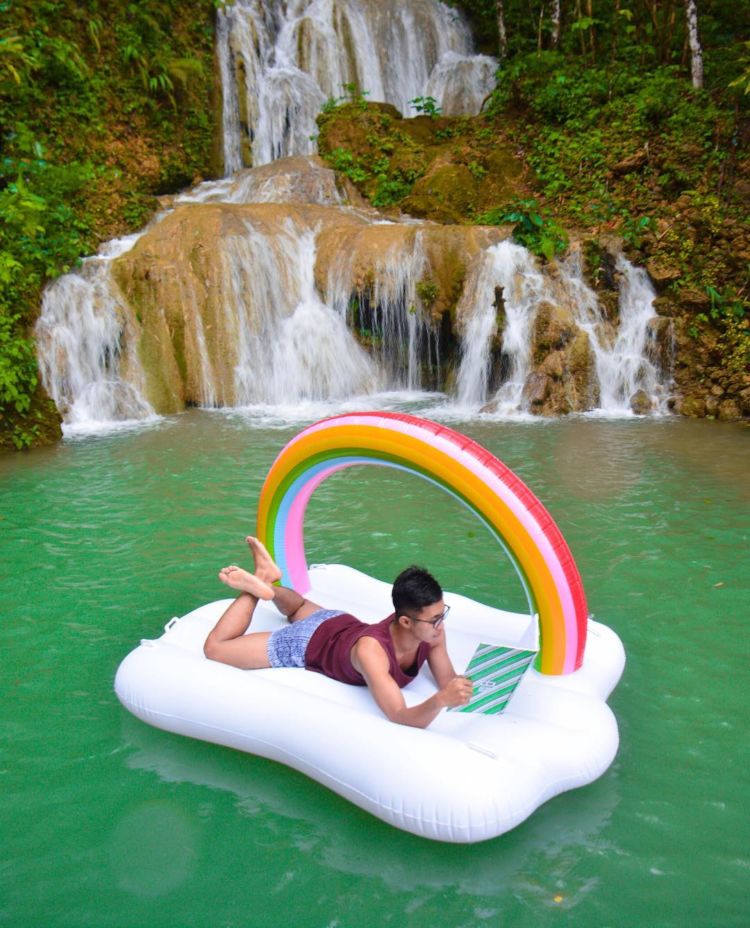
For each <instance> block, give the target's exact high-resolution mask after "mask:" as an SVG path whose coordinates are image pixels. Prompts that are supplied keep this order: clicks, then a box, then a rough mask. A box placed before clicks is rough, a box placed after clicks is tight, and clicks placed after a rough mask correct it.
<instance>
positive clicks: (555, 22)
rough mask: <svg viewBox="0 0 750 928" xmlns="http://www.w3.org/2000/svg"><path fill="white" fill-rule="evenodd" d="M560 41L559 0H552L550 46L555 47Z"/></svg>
mask: <svg viewBox="0 0 750 928" xmlns="http://www.w3.org/2000/svg"><path fill="white" fill-rule="evenodd" d="M559 41H560V0H552V36H551V38H550V42H551V44H552V48H557V44H558V42H559Z"/></svg>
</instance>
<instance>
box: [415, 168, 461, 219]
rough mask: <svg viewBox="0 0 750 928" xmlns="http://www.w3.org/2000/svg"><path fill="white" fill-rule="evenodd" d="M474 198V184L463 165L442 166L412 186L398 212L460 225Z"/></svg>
mask: <svg viewBox="0 0 750 928" xmlns="http://www.w3.org/2000/svg"><path fill="white" fill-rule="evenodd" d="M476 196H477V182H476V180H475V179H474V177H473V175H472V173H471V171H470V170H469V169H468V168H467V167H466V166H465V165H463V164H443V165H441V166H439V167H437V168H434V169H433V170H431V171H429V172H428V173H427V174H425V175H424V177H421V178H420V179H419V180H418V181H417V182H416V183H415V184H414V187H413V188H412V191H411V193H410V194H409V196H408V197H406V198H405V199H404V200H402V201H401V209H402V210H404V212H407V213H409V214H410V215H412V216H419V217H420V218H423V219H433V220H435V221H436V222H445V223H459V222H462V221H464V220H465V217H466V214H467V213H468V212H470V211H471V209H472V208H473V205H474V203H475V202H476Z"/></svg>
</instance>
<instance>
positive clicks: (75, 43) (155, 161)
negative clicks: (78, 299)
mask: <svg viewBox="0 0 750 928" xmlns="http://www.w3.org/2000/svg"><path fill="white" fill-rule="evenodd" d="M84 6H85V8H82V7H81V5H80V4H77V3H74V2H73V0H2V3H0V11H1V12H2V13H3V16H4V21H3V23H2V27H1V28H0V153H1V155H0V159H1V160H0V215H2V222H1V223H0V426H1V428H2V430H5V431H6V432H7V431H8V430H9V429H10V430H11V433H10V438H11V439H12V442H13V444H15V445H16V446H23V445H25V444H28V443H29V442H30V441H32V440H35V438H34V437H35V436H36V435H37V434H38V429H39V428H41V427H42V426H40V425H39V421H38V416H39V415H47V412H46V407H45V409H42V407H43V406H44V404H43V403H41V402H40V403H36V406H35V405H34V404H35V402H36V400H35V399H34V397H35V396H36V394H35V391H36V390H37V386H38V384H37V380H38V378H37V373H36V362H35V359H34V351H33V342H32V340H31V337H30V334H29V333H30V332H31V330H32V326H33V323H34V321H35V319H36V316H37V313H38V307H39V298H40V293H41V289H42V287H43V286H44V284H45V283H46V282H47V281H48V280H49V279H51V278H53V277H55V276H57V275H58V274H60V273H63V272H65V271H67V270H69V269H70V268H72V267H74V266H75V265H76V264H77V263H78V261H79V260H80V258H81V256H82V255H84V254H88V253H91V252H93V251H95V249H96V246H97V244H98V242H99V241H101V240H103V239H107V238H112V237H114V236H115V235H120V234H124V233H125V232H128V231H132V230H134V229H136V228H138V227H141V226H142V225H143V224H144V222H145V221H147V220H148V219H149V218H150V216H151V215H152V213H153V209H154V207H155V205H156V201H155V199H154V197H153V194H155V193H168V192H174V191H176V190H177V189H179V188H180V186H185V185H186V184H187V183H189V182H190V181H191V179H192V178H193V177H194V176H195V175H196V174H201V175H203V176H207V175H209V174H210V173H211V169H210V166H211V157H212V155H211V153H212V143H213V137H212V127H213V116H212V114H211V107H210V99H211V89H212V88H211V83H212V73H213V34H212V25H211V18H212V15H213V9H214V2H213V0H183V2H180V3H179V4H178V3H177V2H176V0H138V2H135V0H130V2H128V0H125V2H123V3H118V4H105V3H103V0H91V2H90V3H89V4H86V5H84ZM165 103H166V104H168V105H167V106H165V105H164V104H165ZM40 410H41V411H40ZM25 416H26V417H30V418H29V419H28V422H27V423H26V424H24V423H25V419H24V417H25ZM6 437H7V436H6ZM4 440H5V438H4V436H3V435H2V434H0V446H2V445H3V442H4ZM6 443H7V442H6Z"/></svg>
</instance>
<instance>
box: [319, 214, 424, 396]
mask: <svg viewBox="0 0 750 928" xmlns="http://www.w3.org/2000/svg"><path fill="white" fill-rule="evenodd" d="M426 264H427V258H426V256H425V253H424V249H423V245H422V236H421V235H420V233H419V232H417V233H416V235H415V236H414V238H413V241H412V244H411V247H410V248H409V250H408V251H407V250H406V249H405V248H404V247H403V246H402V247H391V248H389V249H388V250H387V251H386V252H385V254H384V255H382V256H381V257H379V258H378V259H377V261H376V262H375V269H374V275H373V277H374V279H373V285H372V288H371V289H370V290H369V291H368V292H367V293H366V294H364V293H360V294H359V295H358V297H357V299H356V300H355V301H354V302H353V301H352V297H351V294H352V292H354V291H355V290H356V286H355V283H354V276H355V275H354V271H353V268H352V257H351V256H349V258H348V259H347V258H345V259H344V260H343V261H341V262H340V263H338V264H337V265H336V266H335V267H334V268H333V269H332V271H331V272H330V273H329V278H328V284H327V288H326V302H327V303H329V304H330V305H331V306H333V307H335V308H336V310H337V311H338V314H339V316H340V317H341V318H345V317H346V316H347V315H348V316H349V322H350V324H351V325H352V326H353V328H355V329H357V330H358V331H359V333H360V335H361V336H363V337H364V338H366V339H367V340H368V341H370V343H371V345H372V354H373V356H374V357H376V358H377V359H378V362H379V367H380V369H381V370H382V371H383V372H384V374H385V375H386V378H387V383H388V385H389V387H390V388H391V389H406V390H421V389H422V387H423V385H424V383H423V371H422V362H423V360H424V364H425V367H426V374H427V378H428V379H429V380H430V381H431V382H432V383H433V384H439V383H440V346H439V336H438V333H436V332H435V331H434V327H433V326H432V325H431V323H430V321H429V319H428V318H427V315H426V313H425V310H424V307H423V305H422V300H421V298H420V296H419V292H418V290H419V287H418V284H419V281H420V280H421V279H422V278H423V277H424V274H425V269H426Z"/></svg>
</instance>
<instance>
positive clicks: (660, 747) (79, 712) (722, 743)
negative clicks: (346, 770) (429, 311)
mask: <svg viewBox="0 0 750 928" xmlns="http://www.w3.org/2000/svg"><path fill="white" fill-rule="evenodd" d="M452 424H453V423H452ZM455 427H457V428H459V429H460V430H461V431H464V432H466V433H467V434H469V435H470V436H471V437H473V438H475V439H477V440H478V441H480V442H481V443H483V444H484V445H485V446H487V447H488V448H490V449H491V450H492V451H493V452H494V453H495V454H497V455H498V456H499V457H500V458H501V459H502V460H504V461H505V462H506V463H507V464H508V465H509V466H510V467H512V468H513V469H514V470H516V471H517V473H518V474H519V475H520V476H521V477H522V479H524V480H525V482H526V483H527V484H529V486H530V487H531V488H532V489H533V490H534V491H535V492H536V494H537V495H538V496H539V497H541V499H542V500H543V501H544V502H545V504H546V505H547V507H548V508H549V509H550V511H551V512H552V514H553V516H554V517H555V519H556V521H557V522H558V524H559V526H560V528H561V529H562V531H563V533H564V534H565V536H566V539H567V540H568V543H569V545H570V547H571V548H572V550H573V552H574V554H575V556H576V559H577V561H578V565H579V569H580V571H581V574H582V576H583V578H584V582H585V585H586V590H587V595H588V599H589V606H590V608H591V610H592V611H593V612H594V613H595V615H596V616H597V618H599V619H600V620H601V621H603V622H605V623H606V624H608V625H610V626H612V627H613V628H614V629H615V630H616V631H617V632H618V633H619V635H620V636H621V638H622V639H623V641H624V644H625V648H626V651H627V655H628V664H627V668H626V671H625V675H624V677H623V679H622V681H621V683H620V685H619V686H618V687H617V689H616V690H615V692H614V694H613V696H612V697H611V700H610V704H611V705H612V707H613V709H614V711H615V714H616V715H617V718H618V720H619V723H620V734H621V748H620V752H619V755H618V757H617V759H616V761H615V763H614V765H613V766H612V768H611V769H610V770H609V771H608V773H607V774H606V775H605V776H604V777H603V778H601V779H600V780H598V781H597V782H596V783H594V784H593V785H591V786H589V787H587V788H584V789H581V790H577V791H575V792H572V793H567V794H565V795H563V796H561V797H558V798H557V799H555V800H553V801H552V802H550V803H548V804H547V805H545V806H544V807H542V808H541V809H540V810H539V811H538V812H537V813H536V814H534V815H533V816H532V817H531V818H530V819H529V820H528V821H527V822H526V823H525V824H523V825H522V826H521V827H519V828H517V829H516V830H515V831H513V832H511V833H509V834H507V835H504V836H501V837H500V838H497V839H495V840H493V841H490V842H487V843H485V844H481V845H475V846H470V847H463V846H451V845H441V844H436V843H433V842H428V841H425V840H422V839H418V838H415V837H412V836H410V835H406V834H404V833H401V832H399V831H396V830H394V829H392V828H390V827H389V826H387V825H385V824H383V823H381V822H380V821H378V820H376V819H374V818H372V817H370V816H368V815H367V814H365V813H364V812H362V811H360V810H358V809H356V808H354V807H353V806H351V805H349V804H348V803H346V802H344V801H343V800H341V799H339V798H338V797H336V796H334V795H333V794H331V793H329V792H328V791H326V790H325V789H324V788H322V787H320V786H318V785H317V784H315V783H313V782H312V781H309V780H307V779H306V778H305V777H303V776H302V775H300V774H298V773H296V772H294V771H291V770H288V769H286V768H284V767H281V766H279V765H276V764H273V763H271V762H268V761H264V760H261V759H258V758H255V757H251V756H248V755H243V754H240V753H237V752H233V751H230V750H226V749H223V748H218V747H215V746H213V745H209V744H204V743H201V742H194V741H191V740H188V739H184V738H179V737H177V736H174V735H169V734H166V733H163V732H160V731H157V730H155V729H151V728H149V727H148V726H146V725H144V724H142V723H140V722H139V721H137V720H136V719H135V718H133V717H132V716H130V715H129V714H128V713H127V712H126V711H125V710H124V709H122V708H121V707H120V705H119V703H118V702H117V700H116V698H115V696H114V694H113V691H112V681H113V677H114V674H115V670H116V668H117V665H118V663H119V661H120V660H121V659H122V658H123V657H124V655H125V654H126V653H127V652H128V651H129V650H130V649H131V648H133V647H134V646H135V645H136V644H137V643H138V641H139V640H140V638H141V637H155V636H156V635H158V633H159V631H160V629H161V627H162V626H163V624H164V623H165V622H166V621H167V620H168V619H169V618H170V617H172V616H173V615H181V614H184V613H185V612H187V611H189V610H190V609H192V608H194V607H195V606H197V605H199V604H201V603H204V602H207V601H210V600H212V599H218V598H221V597H223V596H224V595H225V590H224V588H223V587H221V585H220V584H219V583H218V581H217V580H216V571H217V570H218V568H219V567H220V566H222V565H223V564H225V563H230V562H232V561H236V560H238V559H241V558H242V557H243V546H242V540H241V539H242V537H243V535H244V534H245V533H246V532H247V531H248V530H250V529H252V527H253V523H254V513H255V505H256V499H257V495H258V491H259V488H260V485H261V482H262V479H263V477H264V475H265V473H266V471H267V469H268V467H269V465H270V463H271V461H272V460H273V457H274V456H275V454H276V453H277V452H278V450H279V449H280V447H281V446H282V444H283V443H284V442H285V441H286V440H287V439H288V438H289V437H291V435H292V434H294V432H295V431H296V428H293V427H286V428H279V429H273V428H268V427H264V428H261V427H259V426H257V425H253V424H252V423H249V422H247V421H245V420H243V419H242V418H241V417H240V416H231V415H219V414H213V415H212V414H209V413H203V412H191V413H189V414H186V415H184V416H181V417H178V418H176V419H173V420H169V421H166V422H164V423H162V424H161V425H159V426H157V427H154V428H151V429H148V430H143V431H139V432H132V433H121V434H114V435H110V436H107V437H98V438H88V439H84V440H77V441H68V442H66V443H64V444H63V445H61V446H60V447H56V448H54V449H51V450H43V451H38V452H34V453H30V454H25V455H22V456H10V457H6V458H0V532H1V535H0V537H1V539H2V540H1V542H0V563H2V575H1V576H2V579H1V581H0V582H1V583H2V599H1V601H2V604H3V621H2V626H1V631H0V634H2V654H3V673H2V677H1V678H0V685H1V687H2V702H1V704H0V705H1V708H0V713H1V715H0V726H1V727H0V731H1V732H2V747H3V750H2V758H1V759H0V774H1V776H2V779H0V797H1V798H0V809H1V810H2V818H1V824H2V867H1V869H0V924H1V925H9V926H22V928H36V926H39V928H57V926H71V928H73V926H75V928H84V926H96V928H110V926H123V928H130V926H134V928H140V926H143V928H158V926H175V928H182V926H200V928H209V926H210V928H213V926H252V928H265V926H269V928H271V926H273V928H275V926H280V925H289V926H295V928H308V926H309V928H327V926H331V928H333V926H336V928H355V926H356V928H360V926H363V928H369V926H381V925H390V924H393V925H406V926H409V928H423V926H424V928H427V926H449V928H454V926H455V928H459V926H462V928H479V926H493V928H497V926H502V928H506V926H516V925H519V926H526V925H529V926H532V925H533V926H547V925H571V926H580V928H587V926H597V928H603V926H618V928H619V926H631V925H638V926H664V928H667V926H674V928H684V926H706V928H722V926H746V925H748V923H750V904H749V903H748V899H747V890H748V887H750V847H749V846H748V837H747V801H746V793H747V785H748V773H747V771H748V767H749V765H750V757H749V756H748V753H749V752H748V731H747V724H748V713H747V709H746V701H745V700H746V693H747V692H748V659H747V642H748V634H747V621H748V618H749V617H750V616H749V613H750V608H749V606H750V596H749V595H748V583H749V581H748V570H747V562H748V534H749V533H750V489H749V487H748V483H749V482H748V480H747V475H748V463H749V462H750V455H749V454H748V450H749V444H748V442H749V440H750V432H749V431H748V430H747V429H744V428H742V427H740V426H735V425H723V424H717V423H706V422H701V423H696V422H687V421H659V422H647V421H635V420H633V421H623V422H606V421H589V420H570V421H560V422H554V423H535V424H479V423H459V424H455ZM308 523H309V525H308V546H307V547H308V554H309V559H310V561H311V562H315V561H325V560H327V561H332V562H334V561H343V562H344V563H348V564H351V565H352V566H355V567H358V568H360V569H363V570H365V571H367V572H369V573H372V574H375V575H377V576H381V577H383V578H384V579H392V577H393V576H394V575H395V573H396V572H397V571H398V570H399V569H400V567H401V566H403V565H404V564H405V563H407V562H412V561H417V562H422V563H425V564H427V565H429V566H430V567H431V568H432V569H433V570H434V571H435V573H436V574H437V575H438V577H439V578H440V579H441V581H442V582H443V585H444V586H445V587H446V588H447V589H450V590H453V591H456V592H462V593H466V594H468V595H470V596H472V597H474V598H476V599H480V600H485V601H488V602H495V601H497V600H498V598H499V599H500V600H501V601H502V603H501V604H503V605H506V606H509V607H510V608H518V609H522V608H523V606H524V600H523V593H522V591H521V590H520V587H519V585H518V582H517V581H516V580H515V579H514V577H513V575H512V571H511V568H510V567H509V565H508V564H507V563H506V562H504V561H503V559H502V557H501V556H500V555H499V554H498V550H497V549H496V547H495V546H494V545H493V544H491V543H490V541H489V539H488V537H486V536H485V535H484V530H483V529H482V528H481V526H479V524H478V523H475V522H473V521H472V519H471V517H470V516H469V515H468V513H466V512H465V511H464V510H462V509H461V508H460V507H459V504H458V503H456V502H455V501H454V500H452V499H451V498H450V497H448V496H447V495H445V494H441V493H439V491H437V490H436V489H434V488H432V487H431V486H430V485H429V484H426V483H424V482H423V481H420V480H418V479H417V478H413V477H410V476H407V475H403V474H399V473H397V472H394V471H389V470H387V469H381V468H352V469H351V470H349V471H347V472H345V473H342V474H340V475H336V476H335V477H333V478H331V480H329V481H328V482H327V483H326V484H325V485H324V486H323V487H321V489H320V490H319V491H318V493H317V494H316V496H315V497H313V500H312V502H311V504H310V509H309V517H308ZM405 775H408V774H407V773H406V772H405Z"/></svg>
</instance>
